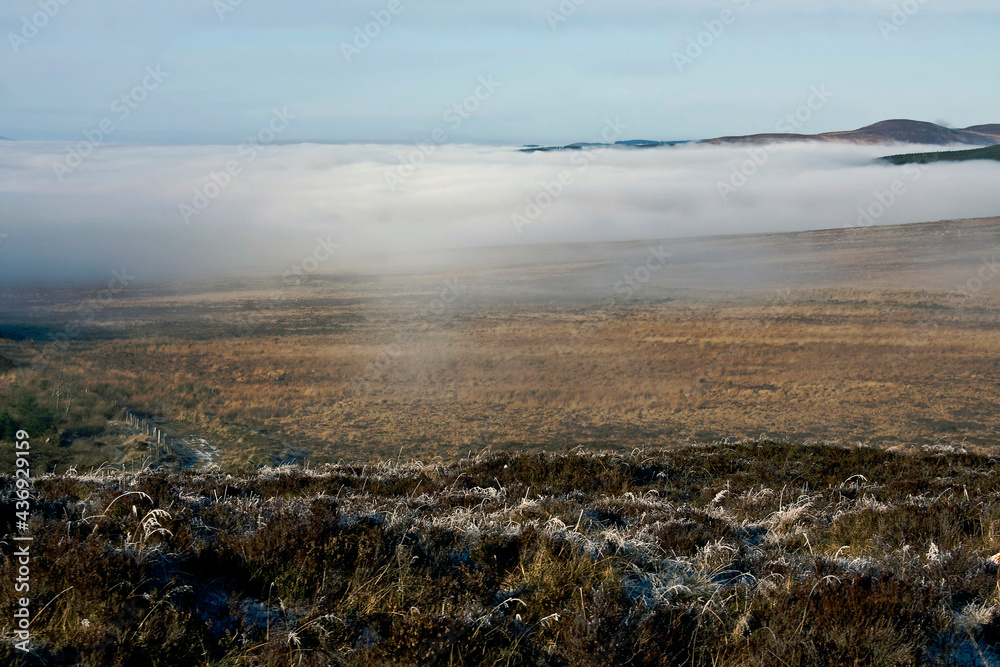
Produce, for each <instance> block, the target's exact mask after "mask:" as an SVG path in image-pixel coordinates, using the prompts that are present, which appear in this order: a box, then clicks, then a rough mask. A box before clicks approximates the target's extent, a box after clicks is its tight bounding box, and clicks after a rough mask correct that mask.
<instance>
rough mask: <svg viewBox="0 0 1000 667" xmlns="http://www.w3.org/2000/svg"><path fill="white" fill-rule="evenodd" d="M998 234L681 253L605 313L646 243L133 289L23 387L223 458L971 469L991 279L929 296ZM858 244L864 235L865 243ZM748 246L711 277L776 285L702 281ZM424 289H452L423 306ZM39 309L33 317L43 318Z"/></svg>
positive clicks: (702, 245)
mask: <svg viewBox="0 0 1000 667" xmlns="http://www.w3.org/2000/svg"><path fill="white" fill-rule="evenodd" d="M997 229H1000V227H998V226H997V225H996V224H995V222H990V221H985V222H984V221H973V222H969V223H935V224H933V225H918V226H906V227H901V228H879V229H877V230H876V229H872V230H861V231H862V232H863V233H862V234H859V233H854V234H850V233H847V232H845V233H843V234H840V235H837V234H835V233H833V232H821V233H816V234H813V235H805V236H803V235H788V236H769V237H747V238H746V239H735V240H734V238H723V239H720V240H717V241H705V240H695V241H690V242H686V244H685V243H681V242H678V243H679V245H678V246H677V249H678V252H677V253H676V254H675V260H674V261H675V264H671V265H669V266H665V267H664V268H663V272H664V273H662V274H657V276H656V280H654V281H650V282H649V283H648V284H646V285H644V286H642V289H640V290H638V291H636V293H635V294H634V295H633V296H632V298H624V299H623V297H622V295H621V293H620V292H619V291H616V289H615V284H616V281H618V280H619V278H618V276H620V275H621V274H622V268H621V267H622V266H624V267H626V270H627V269H628V268H631V267H634V266H640V265H641V264H642V261H643V260H644V257H645V256H646V254H647V252H646V248H645V246H644V245H643V244H637V245H635V248H632V246H628V247H624V246H617V245H612V246H608V247H606V248H604V247H599V248H603V250H600V252H604V253H605V254H607V255H608V257H610V258H611V259H607V260H606V261H603V262H602V261H597V260H595V259H594V257H595V254H599V252H598V250H594V249H588V250H586V252H584V250H580V249H579V248H570V249H568V250H563V249H556V250H549V251H546V252H550V253H556V254H559V257H558V260H559V261H558V262H556V261H555V260H553V261H551V262H550V263H545V261H543V260H545V256H541V257H529V258H528V259H526V260H524V262H523V263H521V264H517V262H514V261H513V260H512V261H511V265H509V266H502V265H500V264H495V265H492V266H486V267H480V268H474V267H473V268H470V267H468V266H466V267H464V268H461V267H460V268H456V269H455V270H453V271H448V272H443V273H437V274H435V273H419V272H417V273H400V274H399V275H343V276H333V277H319V278H317V279H315V280H312V281H307V283H306V284H303V285H300V286H294V287H283V286H280V285H279V286H278V288H279V289H277V291H276V290H274V289H271V287H273V286H268V285H266V284H263V283H261V284H257V285H253V286H246V285H240V284H229V285H224V286H220V285H207V286H203V287H201V288H198V287H194V288H185V289H183V290H178V289H173V290H168V289H165V288H164V289H160V288H148V289H146V290H145V291H144V292H136V293H135V294H133V295H130V296H128V297H126V298H123V299H122V300H120V301H119V302H116V303H115V304H114V307H113V308H110V309H108V311H107V312H106V313H105V315H104V319H103V320H102V322H100V323H99V324H100V326H98V325H96V324H95V325H94V327H92V328H91V329H90V334H91V335H90V339H89V340H88V339H81V340H77V341H73V342H71V343H70V345H69V347H68V348H67V349H66V350H65V351H64V352H62V353H58V354H55V355H52V354H50V355H49V356H51V357H53V363H52V364H50V366H49V367H48V368H47V369H46V370H45V371H43V376H45V377H48V378H49V379H50V381H52V384H51V386H52V387H54V386H55V382H54V381H53V380H52V377H51V376H52V375H53V374H54V373H55V372H56V370H55V369H57V368H61V369H62V370H61V371H60V372H61V373H62V374H63V375H62V377H63V378H64V380H63V384H66V382H67V381H66V380H65V378H71V380H72V382H71V383H72V385H73V387H75V389H74V390H73V391H67V392H64V393H65V394H66V396H65V397H64V398H63V401H64V404H65V402H66V401H70V402H72V401H73V400H74V398H75V397H79V396H82V395H92V396H99V397H100V398H101V399H102V400H104V401H108V402H109V403H110V402H114V401H117V402H118V403H119V404H120V405H125V406H128V407H129V408H130V409H132V410H133V411H136V412H140V413H144V414H147V415H151V416H157V417H159V418H160V419H162V420H164V422H165V426H166V430H167V431H168V433H174V434H183V433H188V432H194V433H198V434H199V435H202V436H203V437H206V438H208V439H209V440H210V441H211V442H212V443H214V444H217V445H218V446H219V447H220V449H221V456H222V461H223V462H226V461H228V462H234V461H239V460H246V459H248V458H250V457H253V456H256V457H257V458H255V459H254V460H255V461H266V460H268V459H270V460H275V459H280V458H282V457H284V458H289V457H296V456H303V455H305V454H307V453H308V454H312V455H314V456H317V457H320V458H327V459H331V460H337V459H339V458H345V459H349V460H362V459H363V460H369V459H386V458H396V457H397V456H403V457H404V458H423V459H430V458H433V457H435V456H442V457H448V456H454V455H457V454H467V453H468V452H469V450H475V451H479V450H481V449H483V448H486V447H493V448H519V449H523V448H535V447H537V448H543V449H551V448H560V449H561V448H562V447H564V446H566V445H576V444H579V443H590V444H593V445H597V446H602V447H619V448H624V449H628V448H631V447H633V446H639V445H667V444H673V443H677V442H683V441H710V440H716V439H721V438H725V437H757V436H759V435H761V434H765V435H767V436H769V437H773V438H781V439H789V440H794V441H839V442H844V443H854V442H866V443H874V444H880V445H886V446H894V445H902V446H924V445H934V444H942V443H944V444H953V445H959V446H964V447H966V448H970V449H981V450H989V449H991V448H992V447H993V446H994V445H996V444H997V433H998V432H1000V429H998V425H1000V405H998V401H1000V399H998V392H997V380H996V377H997V370H998V368H1000V336H997V335H996V332H997V330H998V324H1000V279H998V280H997V281H996V282H995V283H994V282H990V281H987V282H986V283H985V284H984V286H983V288H982V289H980V290H978V291H977V292H976V293H975V294H973V295H972V296H971V297H970V298H964V297H960V295H958V294H956V292H955V291H954V290H953V289H950V287H949V286H952V285H956V284H960V281H961V280H962V278H961V276H966V275H968V276H975V275H976V272H977V270H978V269H979V266H980V264H979V263H980V256H981V255H982V254H983V253H982V251H981V250H980V248H983V247H989V246H988V244H989V243H992V242H993V241H994V240H998V241H1000V237H998V232H997V231H996V230H997ZM865 234H870V235H872V238H873V239H875V240H874V241H872V242H871V243H869V244H868V245H864V243H862V241H859V239H861V238H862V237H864V235H865ZM803 238H806V240H809V239H811V240H810V241H809V242H808V243H806V241H804V240H803ZM942 239H944V240H942ZM949 239H951V240H949ZM751 242H752V244H753V245H754V251H753V253H755V255H754V257H755V258H754V259H753V261H750V260H746V261H740V262H737V261H735V260H733V262H731V263H732V264H733V266H735V267H737V269H738V276H748V275H751V274H753V273H754V272H756V273H761V274H763V273H768V272H770V273H774V274H775V275H772V276H770V277H768V278H767V279H760V280H756V281H748V280H740V279H736V278H733V276H729V277H728V278H727V276H725V275H722V276H721V277H719V275H718V273H719V271H721V270H722V268H723V267H724V266H725V265H726V259H727V258H730V257H731V253H732V252H735V251H734V250H733V249H734V248H737V247H740V246H745V245H747V244H751ZM949 243H950V244H951V245H948V244H949ZM996 245H1000V243H997V244H996ZM996 245H994V246H993V247H996ZM623 248H624V249H623ZM630 248H631V249H630ZM712 248H715V249H716V250H715V251H712ZM626 251H627V252H626ZM765 251H766V252H769V253H770V255H766V253H765ZM525 252H527V251H525ZM533 252H538V253H541V252H542V251H533ZM711 252H716V255H712V254H711ZM560 253H561V254H560ZM574 253H576V254H575V255H574ZM629 253H631V254H629ZM685 253H689V254H690V257H688V256H687V255H685ZM542 254H543V255H544V253H542ZM563 255H566V256H563ZM549 259H551V258H549ZM737 269H733V271H737ZM738 276H737V277H738ZM901 277H902V278H901ZM445 281H452V282H453V283H456V284H458V285H460V286H461V290H460V294H459V295H458V297H457V298H456V299H455V300H454V302H453V303H451V304H449V305H446V306H443V307H437V308H436V307H434V299H435V298H436V297H437V296H438V295H439V294H441V293H442V291H443V290H442V286H443V285H444V284H445ZM657 281H658V282H657ZM727 281H728V282H727ZM900 282H908V283H909V285H910V286H909V287H902V286H900V285H899V283H900ZM511 285H513V287H511ZM725 285H728V287H725V288H723V286H725ZM738 288H742V289H738ZM276 293H277V295H278V297H279V298H275V294H276ZM61 298H62V299H63V300H66V299H67V298H68V297H66V296H63V297H61ZM49 300H51V298H50V299H49ZM46 303H47V302H46V301H45V300H44V299H41V300H40V304H41V305H39V306H38V310H39V311H43V312H44V313H45V314H46V316H47V317H48V318H49V319H48V320H47V321H48V322H59V321H60V320H59V319H58V317H56V316H54V315H53V314H52V313H53V312H56V311H58V310H59V309H55V311H53V310H51V309H47V308H48V307H47V306H46ZM62 310H65V308H63V309H62ZM36 319H39V320H40V321H42V320H44V318H40V317H39V318H36ZM43 323H44V322H43ZM35 347H37V346H35ZM31 350H32V344H31V343H29V342H21V343H16V344H15V343H12V342H7V344H5V346H4V349H2V350H0V352H2V353H4V354H6V355H7V356H8V357H11V358H12V359H15V360H16V361H19V362H21V363H22V364H26V363H28V361H29V360H30V358H31ZM7 377H8V378H9V379H10V380H11V382H12V383H14V384H17V383H18V382H21V383H22V384H24V385H25V386H28V385H30V384H31V383H35V384H37V382H38V377H37V376H31V375H30V374H29V375H28V376H24V374H23V373H20V372H19V371H18V370H17V369H15V370H11V371H8V373H7ZM18 378H22V379H18ZM52 392H54V389H50V398H51V394H52Z"/></svg>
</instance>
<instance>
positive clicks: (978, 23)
mask: <svg viewBox="0 0 1000 667" xmlns="http://www.w3.org/2000/svg"><path fill="white" fill-rule="evenodd" d="M894 6H897V7H902V8H905V9H908V10H909V11H910V12H912V15H909V14H907V13H905V12H902V11H901V10H900V11H897V12H896V13H895V15H894V12H893V7H894ZM46 7H47V10H46ZM46 11H47V12H48V14H51V17H50V16H47V15H46ZM724 11H728V12H730V13H729V14H723V12H724ZM373 12H374V15H373ZM379 18H380V19H381V21H382V23H384V24H385V25H384V26H383V25H380V24H378V23H373V21H376V19H379ZM706 23H707V25H706ZM39 25H40V26H41V27H37V26H39ZM0 27H2V33H3V37H4V39H3V43H2V44H0V136H6V137H10V138H14V139H30V140H39V139H40V140H46V139H49V140H52V139H54V140H66V141H68V140H73V139H77V138H79V137H80V136H81V133H82V132H83V131H85V130H91V131H92V130H93V129H94V128H99V127H100V123H101V121H102V120H105V119H107V120H109V121H111V122H113V123H114V130H113V132H111V133H110V134H109V137H108V140H113V141H115V142H151V143H161V144H174V143H206V142H213V143H216V142H217V143H237V142H240V141H242V140H244V139H245V138H246V136H248V133H255V132H256V131H257V130H258V129H259V128H260V127H261V126H262V124H263V123H265V122H266V121H267V120H268V118H269V116H270V114H271V112H272V109H273V108H275V107H278V108H286V107H287V108H288V109H289V110H290V112H291V113H293V114H294V115H295V121H294V123H292V124H291V126H290V127H289V128H288V129H287V131H286V132H285V133H284V134H283V135H282V137H281V140H282V141H288V142H294V141H302V140H313V141H332V142H372V141H373V142H411V141H416V140H419V139H426V138H427V137H428V136H429V135H430V133H431V132H432V131H433V130H435V129H437V128H443V129H444V130H446V131H447V140H448V141H465V142H475V143H501V144H502V143H507V144H521V143H536V142H537V143H552V142H565V141H578V140H588V139H592V138H594V137H595V135H596V134H597V133H599V131H600V129H601V127H602V126H603V123H604V121H605V120H606V119H608V118H615V117H620V118H621V119H622V120H623V121H624V122H626V123H627V124H628V125H629V133H628V135H629V137H632V138H659V139H674V138H676V139H684V138H703V137H708V136H717V135H720V134H731V133H749V132H757V131H768V130H772V129H773V128H774V125H775V123H776V121H777V120H778V119H779V118H780V117H781V116H782V115H783V114H784V113H786V112H787V110H788V109H790V108H791V109H794V108H795V107H796V106H797V105H799V104H802V103H803V102H804V101H805V99H806V97H807V95H808V91H809V89H810V88H811V87H812V86H818V85H826V86H828V87H829V89H830V90H832V91H834V93H835V98H834V99H833V100H831V101H830V103H829V104H828V105H827V106H826V108H824V110H823V113H822V115H821V116H817V117H815V118H814V119H812V121H811V122H810V123H809V124H808V125H807V126H806V127H803V128H802V129H803V131H809V132H813V131H825V130H839V129H848V128H854V127H860V126H862V125H867V124H869V123H871V122H875V121H878V120H882V119H886V118H898V117H906V118H915V119H920V120H930V121H945V122H947V123H950V124H953V125H955V126H968V125H972V124H980V123H988V122H998V121H1000V118H998V117H997V116H998V114H1000V111H997V110H998V109H1000V86H998V81H997V77H996V73H997V72H998V71H1000V49H997V48H996V36H997V35H998V34H1000V3H998V2H996V1H995V0H948V1H945V0H906V1H905V2H903V1H902V0H898V1H895V0H884V1H882V0H827V1H823V0H724V1H704V0H697V1H695V0H680V1H676V2H659V1H656V2H654V1H652V0H640V1H634V2H620V1H615V2H612V1H611V0H563V1H562V2H561V3H560V0H504V1H502V2H501V1H498V0H494V1H491V2H486V1H482V0H463V1H461V2H458V1H457V0H456V1H453V2H441V1H437V0H374V1H367V0H364V1H355V2H330V1H329V0H296V1H295V2H280V3H279V2H276V1H274V0H271V1H268V0H214V1H213V0H171V1H169V2H139V1H138V0H4V2H3V3H0ZM366 28H367V30H368V32H369V33H371V34H373V35H374V37H370V38H369V37H367V36H361V37H359V33H360V34H362V35H363V33H364V31H365V29H366ZM713 32H714V33H715V34H713ZM699 39H700V41H701V43H702V45H703V46H695V47H692V46H691V44H692V42H690V41H689V40H694V42H695V43H697V42H698V41H699ZM345 46H346V47H347V48H345ZM689 49H690V50H689ZM699 49H700V53H699ZM678 55H680V56H682V57H683V58H684V59H687V58H689V59H690V60H683V59H682V60H678ZM692 56H694V57H692ZM150 71H152V72H159V74H158V75H157V76H155V77H154V76H151V75H150V74H149V72H150ZM481 77H483V78H485V79H486V80H488V81H489V80H492V81H493V82H495V83H496V84H499V85H496V86H490V87H489V88H483V87H482V84H480V83H479V82H480V78H481ZM143 84H145V88H143V89H141V90H138V91H136V87H137V86H140V87H141V86H143ZM477 89H478V92H479V93H480V97H481V98H483V99H479V100H473V101H472V103H471V104H470V105H468V106H469V107H475V108H474V109H471V110H469V109H465V110H461V111H460V112H458V111H455V110H454V105H455V104H462V103H463V102H464V101H466V100H467V98H469V97H470V96H474V95H475V94H476V93H477ZM123 95H124V96H126V97H125V99H124V100H122V96H123ZM140 98H141V99H140ZM116 101H117V102H116ZM449 109H451V110H452V112H451V115H450V116H447V117H446V113H448V111H449ZM126 110H127V111H128V112H129V113H128V115H127V116H124V114H125V111H126ZM446 118H448V120H446ZM456 119H459V120H461V123H457V120H456ZM456 123H457V124H456ZM92 136H93V135H92Z"/></svg>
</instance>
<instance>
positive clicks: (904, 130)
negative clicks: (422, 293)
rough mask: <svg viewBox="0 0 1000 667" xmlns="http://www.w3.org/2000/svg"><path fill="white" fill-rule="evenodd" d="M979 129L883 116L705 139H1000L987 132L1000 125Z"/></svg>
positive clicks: (982, 142) (937, 142) (936, 142)
mask: <svg viewBox="0 0 1000 667" xmlns="http://www.w3.org/2000/svg"><path fill="white" fill-rule="evenodd" d="M976 127H977V128H980V129H979V130H974V129H973V128H969V129H965V130H953V129H951V128H947V127H943V126H941V125H937V124H935V123H927V122H923V121H916V120H905V119H897V120H884V121H882V122H879V123H875V124H873V125H869V126H867V127H862V128H860V129H857V130H850V131H847V132H824V133H822V134H776V133H770V134H752V135H747V136H734V137H718V138H716V139H709V140H707V141H706V142H705V143H709V144H732V143H737V144H739V143H752V144H760V143H774V142H782V141H836V142H850V143H858V144H893V143H903V144H924V145H928V146H947V145H949V144H968V145H973V146H986V145H992V144H996V143H1000V133H998V134H997V135H996V136H994V135H992V134H990V132H992V131H993V130H992V129H991V128H1000V125H979V126H976Z"/></svg>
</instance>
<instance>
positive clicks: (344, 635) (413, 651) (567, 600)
mask: <svg viewBox="0 0 1000 667" xmlns="http://www.w3.org/2000/svg"><path fill="white" fill-rule="evenodd" d="M998 248H1000V219H984V220H967V221H947V222H938V223H928V224H923V225H906V226H898V227H878V228H871V229H843V230H830V231H823V232H809V233H800V234H775V235H755V236H730V237H715V238H696V239H679V240H673V241H655V242H643V243H639V242H635V243H620V244H601V245H585V244H581V245H573V246H528V245H525V246H521V247H515V248H488V249H482V250H480V251H476V252H472V251H462V252H454V253H439V254H437V255H435V256H433V257H423V258H421V261H420V262H417V261H414V260H413V259H412V258H410V259H407V258H378V259H376V260H372V262H371V263H369V264H368V265H351V266H348V265H346V264H345V265H344V266H329V267H324V271H325V272H316V273H314V274H310V275H306V276H304V277H303V278H302V279H301V280H299V281H295V282H291V281H284V280H281V279H277V278H275V279H253V280H229V281H222V280H220V281H215V282H203V283H196V284H195V283H188V284H180V285H171V286H166V285H157V284H150V283H143V282H142V280H141V276H140V278H139V279H138V280H136V281H135V282H134V284H132V285H130V286H129V287H128V289H126V290H124V291H123V292H121V293H119V294H116V295H114V296H113V298H111V299H110V300H109V301H106V302H94V301H91V300H90V299H91V298H92V296H93V291H91V290H89V289H85V288H80V287H45V288H41V287H30V288H18V289H11V290H7V291H5V292H4V293H3V294H2V296H0V313H2V315H0V380H2V382H0V441H2V442H3V444H4V446H3V447H2V448H0V529H2V533H3V535H4V538H3V542H2V543H0V581H3V582H4V586H3V587H2V589H0V590H2V593H0V607H2V608H4V609H12V608H13V607H14V605H15V599H14V597H13V596H14V593H13V591H12V590H11V588H10V587H9V586H7V583H6V582H9V581H11V580H13V577H14V576H15V573H16V565H15V560H14V559H13V558H12V554H13V549H14V546H12V545H13V542H11V541H10V539H9V538H10V537H11V535H12V534H14V531H15V523H14V518H13V517H14V516H15V511H14V510H15V503H16V493H15V488H16V483H15V479H14V477H13V475H11V474H10V473H11V472H12V471H13V469H14V458H15V454H14V451H13V448H12V447H11V446H10V444H9V443H10V442H11V441H12V440H13V439H14V436H15V434H16V432H17V430H18V429H25V430H27V431H28V432H29V433H30V434H31V461H32V469H33V473H34V475H35V479H34V487H33V491H32V503H33V513H32V515H31V519H30V532H31V533H32V535H34V536H35V542H34V543H33V546H32V549H33V553H34V554H35V555H34V556H33V560H32V565H31V567H32V587H33V589H32V590H33V592H32V599H33V603H32V610H33V611H32V613H33V618H34V620H33V621H32V623H33V625H32V632H33V635H34V641H35V644H34V648H33V651H32V653H31V654H29V655H23V654H21V653H20V652H15V649H14V648H13V643H12V641H11V637H12V633H11V630H12V626H10V625H9V620H6V619H0V626H3V627H4V630H3V635H4V641H3V642H0V661H3V662H5V663H6V664H24V665H43V664H81V665H94V666H97V665H111V666H122V667H124V666H131V665H156V666H159V665H189V664H190V665H274V666H278V665H317V666H318V665H329V664H338V665H382V664H406V665H430V664H454V665H459V664H505V665H517V664H522V665H536V664H537V665H567V666H568V665H607V664H621V665H705V666H708V665H713V666H714V665H733V666H735V665H761V666H764V665H781V664H790V665H791V664H794V665H875V664H877V665H990V664H997V660H998V658H997V650H998V648H1000V572H998V569H997V562H996V559H993V558H991V557H992V556H994V555H995V554H997V552H998V551H1000V487H998V479H1000V477H998V475H997V472H998V467H997V466H998V464H997V459H996V458H994V457H996V455H997V451H998V447H997V446H998V444H1000V443H998V434H1000V391H998V389H1000V380H998V378H1000V375H998V370H1000V335H998V331H1000V326H998V325H1000V264H997V261H996V259H997V258H996V252H997V249H998ZM421 262H422V263H423V265H421ZM426 266H433V267H434V268H433V269H429V268H426ZM376 267H377V268H376ZM135 272H136V273H138V272H139V271H138V269H137V270H136V271H135ZM61 334H68V335H67V336H65V338H67V339H68V340H65V341H63V342H59V343H56V342H53V341H57V340H58V338H59V336H60V335H61ZM126 414H131V415H135V416H138V417H140V418H143V419H146V420H148V421H149V422H150V423H152V424H155V425H156V426H158V427H159V428H161V429H162V430H163V431H164V432H165V433H166V434H167V437H168V446H167V447H166V448H156V447H154V445H153V442H152V439H151V437H150V436H148V435H147V434H145V433H144V432H139V431H138V430H137V429H135V428H133V427H131V426H130V425H129V424H128V423H127V422H126V421H125V415H126Z"/></svg>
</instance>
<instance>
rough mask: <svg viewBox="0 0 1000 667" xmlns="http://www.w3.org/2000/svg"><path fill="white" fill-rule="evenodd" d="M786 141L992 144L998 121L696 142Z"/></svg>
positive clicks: (999, 136) (898, 122)
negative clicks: (982, 123) (984, 123)
mask: <svg viewBox="0 0 1000 667" xmlns="http://www.w3.org/2000/svg"><path fill="white" fill-rule="evenodd" d="M788 141H825V142H842V143H855V144H870V145H874V144H922V145H925V146H949V145H952V144H964V145H966V146H994V145H997V144H1000V124H990V125H974V126H972V127H967V128H965V129H958V130H956V129H952V128H949V127H944V126H943V125H938V124H936V123H928V122H925V121H919V120H907V119H895V120H883V121H881V122H878V123H875V124H873V125H869V126H867V127H862V128H860V129H857V130H849V131H846V132H823V133H822V134H793V133H779V132H769V133H762V134H748V135H739V136H728V137H716V138H714V139H705V140H703V141H700V142H697V143H703V144H714V145H724V144H771V143H782V142H788ZM684 143H691V142H687V141H648V140H633V141H618V142H615V143H614V144H600V143H597V144H595V143H575V144H568V145H566V146H537V145H530V146H525V147H524V148H522V149H521V151H522V152H524V153H535V152H547V151H561V150H583V149H584V148H591V147H596V146H609V147H616V148H656V147H659V146H675V145H677V144H684Z"/></svg>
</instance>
